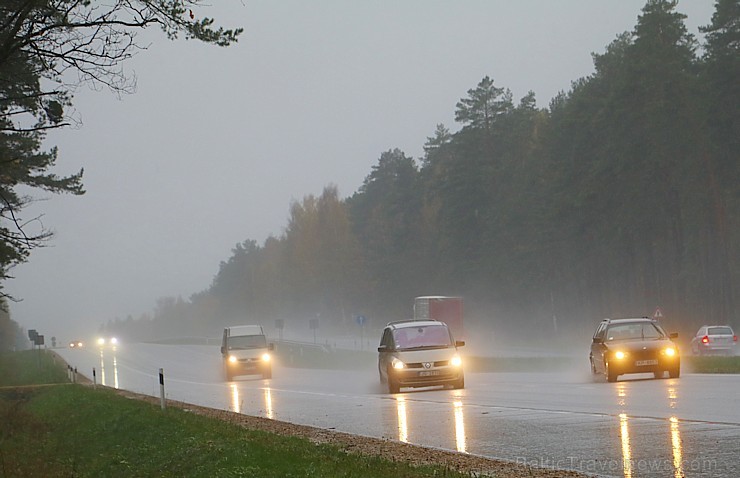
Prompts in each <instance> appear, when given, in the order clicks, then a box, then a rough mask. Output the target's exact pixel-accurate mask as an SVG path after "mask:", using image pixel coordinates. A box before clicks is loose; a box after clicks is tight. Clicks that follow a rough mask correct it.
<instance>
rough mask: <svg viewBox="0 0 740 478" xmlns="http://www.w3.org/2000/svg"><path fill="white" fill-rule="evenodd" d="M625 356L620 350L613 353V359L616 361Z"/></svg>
mask: <svg viewBox="0 0 740 478" xmlns="http://www.w3.org/2000/svg"><path fill="white" fill-rule="evenodd" d="M626 356H627V354H626V353H624V352H622V351H621V350H617V351H616V352H614V358H615V359H617V360H622V359H624V358H625V357H626Z"/></svg>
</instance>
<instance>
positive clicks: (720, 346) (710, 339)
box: [691, 325, 737, 355]
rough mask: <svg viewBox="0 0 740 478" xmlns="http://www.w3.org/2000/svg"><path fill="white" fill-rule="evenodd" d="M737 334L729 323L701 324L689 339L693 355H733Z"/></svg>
mask: <svg viewBox="0 0 740 478" xmlns="http://www.w3.org/2000/svg"><path fill="white" fill-rule="evenodd" d="M736 349H737V335H735V332H734V331H733V330H732V327H730V326H729V325H703V326H702V327H701V328H699V330H698V331H697V332H696V335H695V336H694V338H693V339H691V351H692V352H693V353H694V355H735V350H736Z"/></svg>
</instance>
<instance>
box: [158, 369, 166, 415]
mask: <svg viewBox="0 0 740 478" xmlns="http://www.w3.org/2000/svg"><path fill="white" fill-rule="evenodd" d="M159 395H160V397H161V398H160V404H161V406H162V410H164V409H165V408H166V402H165V399H164V369H161V368H160V369H159Z"/></svg>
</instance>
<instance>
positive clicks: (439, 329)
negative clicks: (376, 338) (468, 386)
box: [378, 320, 465, 393]
mask: <svg viewBox="0 0 740 478" xmlns="http://www.w3.org/2000/svg"><path fill="white" fill-rule="evenodd" d="M463 345H465V342H463V341H461V340H455V339H454V338H453V337H452V333H451V332H450V329H449V328H448V327H447V324H445V323H444V322H439V321H437V320H406V321H401V322H391V323H389V324H388V325H387V326H386V327H385V329H384V330H383V335H382V337H381V339H380V346H379V347H378V373H379V374H380V382H381V383H383V384H387V385H388V391H389V392H390V393H398V392H399V391H400V390H401V387H429V386H433V385H442V386H450V387H452V388H464V387H465V377H464V374H463V367H462V359H461V358H460V355H459V353H458V350H457V349H458V347H462V346H463Z"/></svg>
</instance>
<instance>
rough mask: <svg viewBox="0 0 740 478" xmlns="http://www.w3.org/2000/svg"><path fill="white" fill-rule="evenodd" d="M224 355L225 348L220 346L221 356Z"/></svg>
mask: <svg viewBox="0 0 740 478" xmlns="http://www.w3.org/2000/svg"><path fill="white" fill-rule="evenodd" d="M225 353H226V347H224V346H223V345H222V346H221V354H222V355H223V354H225Z"/></svg>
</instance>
